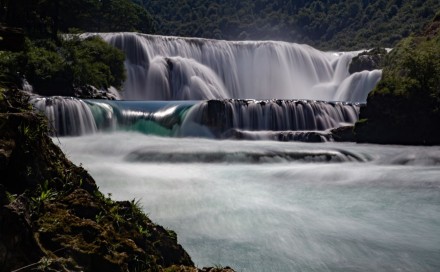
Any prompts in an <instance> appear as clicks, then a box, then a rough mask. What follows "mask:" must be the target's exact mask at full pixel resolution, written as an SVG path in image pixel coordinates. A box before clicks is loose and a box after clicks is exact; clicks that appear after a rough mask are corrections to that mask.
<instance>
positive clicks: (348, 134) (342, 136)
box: [331, 126, 356, 142]
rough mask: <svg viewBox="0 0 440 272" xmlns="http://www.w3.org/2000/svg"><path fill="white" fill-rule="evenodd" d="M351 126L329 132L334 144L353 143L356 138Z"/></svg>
mask: <svg viewBox="0 0 440 272" xmlns="http://www.w3.org/2000/svg"><path fill="white" fill-rule="evenodd" d="M353 129H354V127H353V126H343V127H338V128H335V129H332V130H331V134H332V136H333V140H334V141H335V142H355V141H356V138H355V135H354V132H353Z"/></svg>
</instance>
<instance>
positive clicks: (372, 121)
mask: <svg viewBox="0 0 440 272" xmlns="http://www.w3.org/2000/svg"><path fill="white" fill-rule="evenodd" d="M439 54H440V16H436V18H435V19H434V20H433V21H432V23H431V24H428V25H427V26H426V28H425V30H424V31H422V32H421V33H419V34H415V35H413V36H411V37H409V38H406V39H404V40H402V41H401V42H400V43H399V44H398V45H397V46H396V48H394V49H393V51H391V52H390V54H389V55H388V56H387V58H386V65H385V67H384V69H383V77H382V79H381V81H380V82H379V83H378V85H377V86H376V88H375V89H374V90H373V91H372V92H371V93H370V94H369V96H368V99H367V106H366V107H364V108H361V111H360V117H359V118H360V120H359V122H357V123H356V125H355V129H354V131H355V137H356V141H357V142H368V143H380V144H408V145H438V144H440V123H439V120H440V111H439V108H440V59H439V57H438V56H439Z"/></svg>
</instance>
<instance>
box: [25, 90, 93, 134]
mask: <svg viewBox="0 0 440 272" xmlns="http://www.w3.org/2000/svg"><path fill="white" fill-rule="evenodd" d="M31 103H32V104H33V106H34V107H35V108H36V109H37V110H39V111H40V112H42V113H44V114H45V115H46V116H47V119H48V120H49V130H50V131H51V132H53V133H55V134H56V135H59V136H64V135H70V136H78V135H83V134H90V133H95V132H96V131H97V127H96V123H95V119H94V117H93V114H92V112H91V109H90V108H89V107H88V106H87V104H86V103H85V102H84V101H82V100H79V99H75V98H69V97H56V96H55V97H50V98H45V97H34V98H32V99H31Z"/></svg>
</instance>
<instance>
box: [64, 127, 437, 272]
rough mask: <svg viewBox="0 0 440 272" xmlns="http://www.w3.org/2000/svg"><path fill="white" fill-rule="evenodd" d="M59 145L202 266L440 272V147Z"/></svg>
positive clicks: (105, 138)
mask: <svg viewBox="0 0 440 272" xmlns="http://www.w3.org/2000/svg"><path fill="white" fill-rule="evenodd" d="M60 141H61V147H62V149H63V151H65V153H66V154H67V155H68V157H69V158H70V159H72V160H73V161H74V162H75V163H77V164H79V163H82V164H83V166H84V167H85V168H86V169H88V170H89V171H90V173H91V174H92V176H93V177H94V178H95V179H96V181H97V183H98V185H99V187H100V189H101V190H102V191H104V192H107V193H112V194H113V197H114V198H116V199H121V200H128V199H133V198H136V199H140V200H141V202H142V203H143V205H144V209H145V211H146V212H147V213H148V214H149V215H150V217H151V218H152V219H153V220H154V221H155V222H158V223H160V224H162V225H164V226H165V227H167V228H170V229H173V230H176V231H177V233H178V239H179V242H180V243H181V244H182V245H183V246H184V247H185V249H186V250H187V251H188V252H189V254H190V255H191V257H192V258H193V260H194V262H195V263H196V264H197V265H199V266H207V265H209V266H212V265H215V264H222V265H230V266H232V267H234V268H235V269H236V270H237V271H277V272H280V271H281V272H282V271H440V179H439V177H440V147H403V146H377V145H355V144H335V143H326V144H305V143H280V142H258V141H253V142H249V141H213V140H203V139H190V138H186V139H175V138H158V137H151V136H145V135H142V134H138V133H133V132H131V133H128V132H127V133H114V134H95V135H91V136H84V137H74V138H60ZM56 142H57V141H56Z"/></svg>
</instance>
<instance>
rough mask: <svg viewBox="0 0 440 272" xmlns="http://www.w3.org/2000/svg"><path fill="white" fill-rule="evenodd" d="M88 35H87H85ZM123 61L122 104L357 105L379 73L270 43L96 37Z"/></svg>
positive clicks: (344, 56)
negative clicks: (219, 101)
mask: <svg viewBox="0 0 440 272" xmlns="http://www.w3.org/2000/svg"><path fill="white" fill-rule="evenodd" d="M87 35H94V34H87ZM99 35H101V36H102V37H103V38H104V39H105V40H106V41H107V42H108V43H110V44H112V45H113V46H115V47H117V48H120V49H121V50H123V51H124V52H125V54H126V61H125V66H126V68H127V80H126V82H125V84H124V90H125V91H124V94H123V96H124V99H129V100H206V99H227V98H234V99H259V100H264V99H308V100H324V101H350V102H365V101H366V96H367V94H368V92H370V91H371V89H372V88H373V87H374V85H375V84H376V83H377V81H378V80H379V79H380V77H381V71H379V70H377V71H372V72H368V71H365V72H361V73H355V74H353V75H350V74H349V73H348V66H349V64H350V62H351V59H352V57H353V56H355V55H356V54H357V53H358V52H345V53H331V52H321V51H319V50H316V49H314V48H312V47H310V46H307V45H299V44H294V43H286V42H275V41H219V40H208V39H200V38H180V37H169V36H155V35H147V34H137V33H106V34H99Z"/></svg>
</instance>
